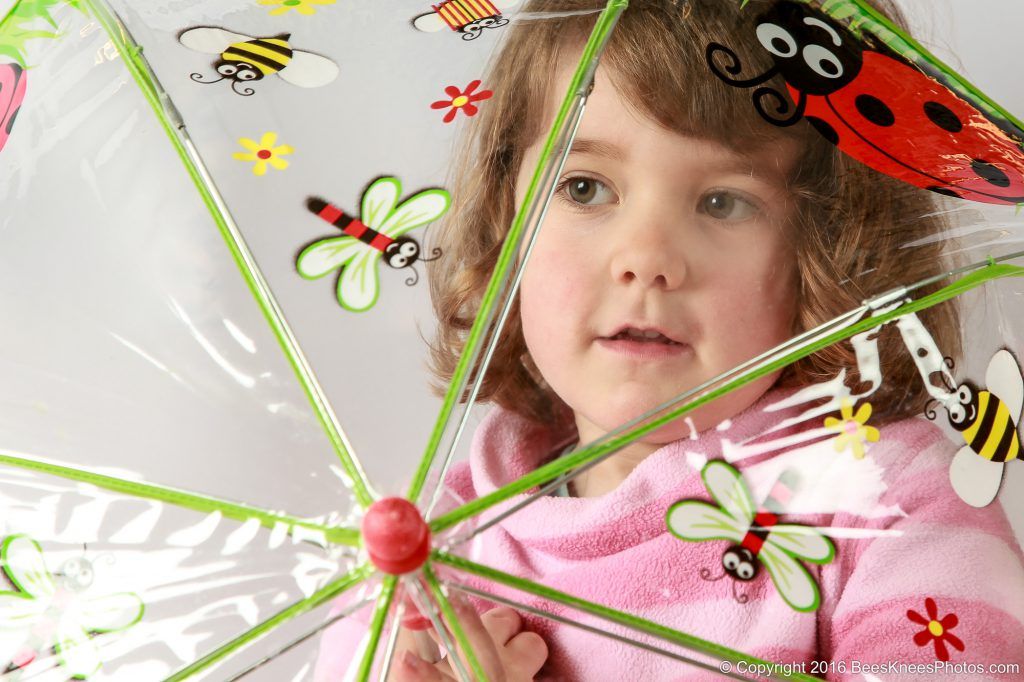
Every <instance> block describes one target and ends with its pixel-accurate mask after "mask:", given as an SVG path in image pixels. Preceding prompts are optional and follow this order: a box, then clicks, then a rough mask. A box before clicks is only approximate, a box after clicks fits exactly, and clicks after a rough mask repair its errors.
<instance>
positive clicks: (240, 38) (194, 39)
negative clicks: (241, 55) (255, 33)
mask: <svg viewBox="0 0 1024 682" xmlns="http://www.w3.org/2000/svg"><path fill="white" fill-rule="evenodd" d="M247 40H252V37H251V36H245V35H242V34H241V33H232V32H231V31H225V30H224V29H222V28H210V27H200V28H190V29H189V30H187V31H185V32H184V33H182V34H181V35H180V36H178V41H179V42H180V43H181V44H182V45H184V46H185V47H187V48H190V49H193V50H196V51H197V52H206V53H208V54H220V53H221V52H223V51H224V50H225V48H227V46H228V45H230V44H232V43H244V42H245V41H247Z"/></svg>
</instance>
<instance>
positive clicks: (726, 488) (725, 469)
mask: <svg viewBox="0 0 1024 682" xmlns="http://www.w3.org/2000/svg"><path fill="white" fill-rule="evenodd" d="M701 476H703V478H704V485H705V486H707V489H708V492H709V493H710V494H711V496H712V497H713V498H715V501H716V502H718V505H719V506H720V507H721V508H722V510H723V511H725V513H726V514H728V515H729V516H731V517H733V518H734V519H737V520H738V521H740V522H741V523H742V524H743V528H744V531H746V529H748V528H749V527H750V522H751V520H753V518H754V513H755V511H756V510H755V509H754V500H753V498H752V497H751V495H750V489H749V488H748V487H747V484H746V482H744V480H743V476H741V475H740V472H739V471H737V470H736V468H735V467H733V466H732V465H731V464H727V463H726V462H723V461H722V460H717V459H716V460H714V461H712V462H709V463H708V464H707V465H706V466H705V467H704V470H703V471H702V472H701Z"/></svg>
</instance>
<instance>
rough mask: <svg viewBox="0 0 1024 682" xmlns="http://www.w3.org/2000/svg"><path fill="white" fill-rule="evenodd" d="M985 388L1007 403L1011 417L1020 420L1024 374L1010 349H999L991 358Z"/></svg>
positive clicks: (1016, 420)
mask: <svg viewBox="0 0 1024 682" xmlns="http://www.w3.org/2000/svg"><path fill="white" fill-rule="evenodd" d="M985 388H987V389H988V390H989V391H991V392H992V393H993V394H994V395H995V396H996V397H997V398H999V399H1000V400H1002V401H1003V402H1004V403H1006V407H1007V408H1009V410H1010V418H1011V419H1012V420H1013V422H1014V423H1015V424H1017V423H1019V422H1020V413H1021V407H1022V406H1024V376H1021V372H1020V366H1019V365H1018V364H1017V361H1016V360H1014V359H1013V355H1012V354H1011V353H1010V351H1008V350H1005V349H1003V350H1000V351H997V352H996V354H995V355H993V356H992V359H991V360H989V363H988V370H986V372H985Z"/></svg>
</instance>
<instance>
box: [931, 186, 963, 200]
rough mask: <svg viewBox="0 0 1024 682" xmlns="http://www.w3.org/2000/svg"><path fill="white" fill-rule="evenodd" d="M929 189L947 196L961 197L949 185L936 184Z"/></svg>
mask: <svg viewBox="0 0 1024 682" xmlns="http://www.w3.org/2000/svg"><path fill="white" fill-rule="evenodd" d="M928 189H930V190H931V191H932V192H935V193H936V194H941V195H943V196H946V197H953V198H954V199H959V198H960V195H959V194H957V193H956V192H954V191H953V190H951V189H950V188H948V187H941V186H939V185H934V186H932V187H929V188H928Z"/></svg>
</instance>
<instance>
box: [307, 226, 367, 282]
mask: <svg viewBox="0 0 1024 682" xmlns="http://www.w3.org/2000/svg"><path fill="white" fill-rule="evenodd" d="M365 249H366V246H365V245H364V244H363V243H362V242H361V241H359V240H358V239H356V238H355V237H349V236H347V235H346V236H344V237H330V238H328V239H321V240H320V241H318V242H314V243H312V244H310V245H309V246H307V247H306V248H304V249H303V250H302V253H300V254H299V257H298V258H297V259H296V262H295V265H296V269H297V270H298V271H299V274H300V275H302V276H303V277H305V278H306V279H317V278H318V277H323V276H324V275H326V274H328V273H329V272H331V271H332V270H336V269H338V268H340V267H341V266H343V265H345V263H348V262H349V261H351V260H353V259H355V258H356V257H358V256H359V254H360V253H362V252H363V251H364V250H365Z"/></svg>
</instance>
